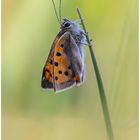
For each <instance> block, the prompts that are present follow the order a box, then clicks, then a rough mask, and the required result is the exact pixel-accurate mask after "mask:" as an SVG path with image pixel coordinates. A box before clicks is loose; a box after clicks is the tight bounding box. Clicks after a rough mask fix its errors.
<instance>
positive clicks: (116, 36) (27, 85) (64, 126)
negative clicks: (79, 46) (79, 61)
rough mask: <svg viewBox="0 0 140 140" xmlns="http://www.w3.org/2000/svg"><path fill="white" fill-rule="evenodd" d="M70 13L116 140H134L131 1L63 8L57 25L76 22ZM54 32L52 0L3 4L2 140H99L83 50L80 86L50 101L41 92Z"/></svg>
mask: <svg viewBox="0 0 140 140" xmlns="http://www.w3.org/2000/svg"><path fill="white" fill-rule="evenodd" d="M55 2H56V5H57V8H58V4H59V2H58V0H55ZM77 7H79V9H80V11H81V13H82V16H83V18H84V20H85V23H86V26H87V30H88V31H89V35H90V37H91V38H92V39H93V42H94V46H95V47H94V51H95V55H96V58H97V61H98V65H99V68H100V71H101V74H102V78H103V81H104V86H105V90H106V96H107V100H108V106H109V110H110V115H111V120H112V126H113V131H114V136H115V140H137V139H138V1H137V0H117V1H113V0H75V1H70V0H69V1H68V0H62V11H63V12H62V17H69V18H70V19H78V16H77V13H76V8H77ZM59 28H60V27H59V24H58V22H57V20H56V17H55V14H54V9H53V6H52V2H51V0H2V139H3V140H56V139H57V140H86V139H88V140H106V129H105V123H104V120H103V114H102V108H101V103H100V98H99V92H98V87H97V82H96V77H95V73H94V69H93V67H92V62H91V58H90V53H89V50H88V47H87V46H85V52H86V64H87V78H86V81H85V83H84V84H83V85H82V86H80V87H75V88H73V89H70V90H68V91H65V92H62V93H61V94H57V95H55V94H54V93H53V92H48V91H44V90H42V89H41V87H40V81H41V76H42V69H43V66H44V63H45V61H46V59H47V56H48V53H49V50H50V47H51V44H52V41H53V39H54V37H55V36H56V34H57V33H58V32H59Z"/></svg>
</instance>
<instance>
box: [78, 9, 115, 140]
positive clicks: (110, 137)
mask: <svg viewBox="0 0 140 140" xmlns="http://www.w3.org/2000/svg"><path fill="white" fill-rule="evenodd" d="M77 13H78V15H79V18H80V20H81V24H82V27H83V30H84V32H85V35H86V40H87V43H88V46H89V50H90V54H91V59H92V63H93V66H94V70H95V74H96V79H97V84H98V88H99V95H100V100H101V105H102V109H103V115H104V120H105V125H106V130H107V136H108V140H114V137H113V130H112V125H111V120H110V115H109V109H108V105H107V99H106V95H105V90H104V86H103V82H102V78H101V75H100V72H99V68H98V65H97V61H96V57H95V55H94V51H93V47H92V44H91V40H90V39H89V36H88V32H87V30H86V27H85V24H84V21H83V18H82V16H81V14H80V11H79V9H78V8H77Z"/></svg>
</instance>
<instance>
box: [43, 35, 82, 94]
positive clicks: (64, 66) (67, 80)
mask: <svg viewBox="0 0 140 140" xmlns="http://www.w3.org/2000/svg"><path fill="white" fill-rule="evenodd" d="M56 40H57V39H56ZM71 41H72V42H71ZM73 42H74V41H73V40H72V37H71V34H70V33H68V32H65V33H64V34H63V35H62V36H61V37H60V38H59V39H58V40H57V41H56V42H55V43H53V44H54V45H53V47H52V49H51V52H50V54H49V57H48V60H47V62H46V65H45V67H44V70H43V76H42V87H43V88H50V89H54V91H60V90H64V89H67V88H69V87H71V86H73V85H76V84H78V83H80V82H81V78H80V77H81V76H80V75H81V72H80V70H79V68H81V67H82V65H81V59H80V54H79V52H78V51H79V50H78V47H77V46H76V44H74V43H73ZM75 51H76V52H75ZM77 54H78V55H77ZM79 72H80V73H79Z"/></svg>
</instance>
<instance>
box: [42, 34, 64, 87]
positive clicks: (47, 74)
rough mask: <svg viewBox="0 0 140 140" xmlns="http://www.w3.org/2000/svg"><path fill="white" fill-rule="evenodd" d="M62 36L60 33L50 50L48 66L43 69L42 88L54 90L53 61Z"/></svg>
mask: <svg viewBox="0 0 140 140" xmlns="http://www.w3.org/2000/svg"><path fill="white" fill-rule="evenodd" d="M61 35H62V33H59V34H58V35H57V36H56V38H55V40H54V42H53V44H52V47H51V50H50V53H49V56H48V59H47V61H46V64H45V66H44V68H43V74H42V81H41V86H42V88H48V89H53V88H54V86H53V75H52V72H53V61H54V49H55V44H56V43H57V42H58V40H59V39H60V36H61Z"/></svg>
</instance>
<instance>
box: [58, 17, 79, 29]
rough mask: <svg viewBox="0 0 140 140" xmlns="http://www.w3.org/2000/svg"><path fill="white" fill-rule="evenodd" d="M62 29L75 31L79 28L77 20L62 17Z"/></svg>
mask: <svg viewBox="0 0 140 140" xmlns="http://www.w3.org/2000/svg"><path fill="white" fill-rule="evenodd" d="M61 29H62V30H70V31H74V30H75V31H76V30H78V29H79V23H78V22H77V21H72V20H69V19H67V18H64V19H63V22H62V24H61Z"/></svg>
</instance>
